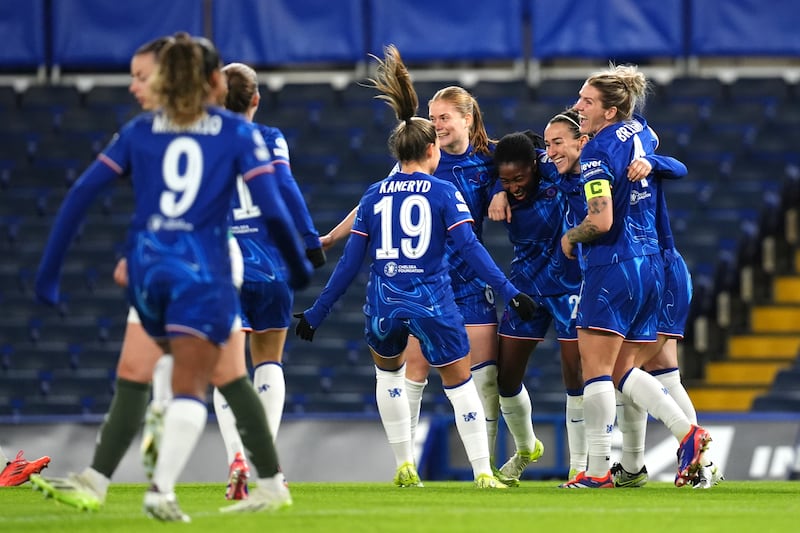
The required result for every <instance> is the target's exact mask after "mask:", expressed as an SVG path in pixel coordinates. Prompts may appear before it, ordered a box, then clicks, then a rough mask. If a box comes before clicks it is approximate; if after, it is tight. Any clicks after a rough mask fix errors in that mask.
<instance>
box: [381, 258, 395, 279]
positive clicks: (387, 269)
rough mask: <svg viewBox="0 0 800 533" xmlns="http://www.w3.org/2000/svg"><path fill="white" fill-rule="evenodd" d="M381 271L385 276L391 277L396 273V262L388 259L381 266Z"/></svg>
mask: <svg viewBox="0 0 800 533" xmlns="http://www.w3.org/2000/svg"><path fill="white" fill-rule="evenodd" d="M383 273H384V275H386V277H389V278H391V277H393V276H396V275H397V263H395V262H394V261H389V262H388V263H386V264H385V265H384V266H383Z"/></svg>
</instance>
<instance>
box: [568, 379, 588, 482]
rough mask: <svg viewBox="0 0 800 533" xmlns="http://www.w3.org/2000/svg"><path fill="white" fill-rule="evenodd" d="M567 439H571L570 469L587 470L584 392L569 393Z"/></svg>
mask: <svg viewBox="0 0 800 533" xmlns="http://www.w3.org/2000/svg"><path fill="white" fill-rule="evenodd" d="M566 414H567V440H568V441H569V442H568V444H569V469H570V470H575V471H576V472H583V471H584V470H586V455H587V454H588V449H587V445H586V424H585V423H584V420H583V393H581V394H579V395H575V394H567V409H566Z"/></svg>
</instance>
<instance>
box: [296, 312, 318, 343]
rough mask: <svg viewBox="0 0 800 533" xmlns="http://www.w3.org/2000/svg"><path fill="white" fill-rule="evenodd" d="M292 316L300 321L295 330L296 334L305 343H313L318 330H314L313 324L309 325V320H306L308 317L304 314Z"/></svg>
mask: <svg viewBox="0 0 800 533" xmlns="http://www.w3.org/2000/svg"><path fill="white" fill-rule="evenodd" d="M292 316H294V317H295V318H299V319H300V322H298V323H297V327H295V328H294V334H295V335H297V336H298V337H300V338H301V339H303V340H304V341H308V342H311V341H313V340H314V333H316V332H317V330H315V329H314V328H312V327H311V324H309V323H308V320H306V315H305V314H304V313H295V314H294V315H292Z"/></svg>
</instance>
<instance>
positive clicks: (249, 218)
mask: <svg viewBox="0 0 800 533" xmlns="http://www.w3.org/2000/svg"><path fill="white" fill-rule="evenodd" d="M255 126H256V128H258V130H259V132H260V133H261V135H262V137H263V138H264V141H265V143H266V146H267V149H268V150H269V154H270V157H271V160H272V164H273V165H274V167H275V173H274V176H273V177H272V178H273V179H274V180H275V182H276V184H277V186H278V190H279V191H280V196H281V198H282V199H283V201H284V203H285V204H286V206H287V208H288V210H289V213H290V214H291V216H292V219H293V221H294V225H295V228H296V229H297V233H299V234H300V235H301V236H302V237H303V240H304V241H305V243H306V247H307V248H318V247H319V246H320V244H319V234H318V233H317V230H316V229H315V227H314V224H313V222H312V221H311V214H310V213H309V212H308V207H307V206H306V203H305V199H304V198H303V195H302V193H301V192H300V189H299V188H298V186H297V182H296V181H295V179H294V176H293V175H292V171H291V166H290V162H289V146H288V145H287V143H286V139H285V138H284V136H283V133H281V131H280V130H279V129H278V128H273V127H270V126H265V125H263V124H256V125H255ZM263 208H264V207H263V206H260V205H256V204H255V203H254V202H253V199H252V196H251V194H250V190H249V188H248V187H247V185H246V184H245V183H244V180H242V179H241V178H240V179H239V181H238V182H237V187H236V194H235V195H234V197H233V205H232V209H231V232H232V233H233V235H234V237H236V240H237V241H238V242H239V247H240V248H241V249H242V255H243V258H244V279H245V281H264V282H271V281H276V280H277V281H285V280H286V266H285V263H284V261H283V258H282V256H281V254H280V252H279V250H278V249H277V247H276V246H275V243H274V242H273V239H272V238H271V237H270V235H269V233H268V232H267V229H266V227H265V225H264V220H263V217H262V209H263ZM267 208H269V207H267Z"/></svg>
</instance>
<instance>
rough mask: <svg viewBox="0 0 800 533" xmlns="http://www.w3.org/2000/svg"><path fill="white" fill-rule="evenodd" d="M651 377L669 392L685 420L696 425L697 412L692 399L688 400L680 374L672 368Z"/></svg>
mask: <svg viewBox="0 0 800 533" xmlns="http://www.w3.org/2000/svg"><path fill="white" fill-rule="evenodd" d="M653 376H654V377H655V378H656V379H657V380H658V381H659V382H660V383H661V384H662V385H663V386H664V387H665V388H666V389H667V391H669V395H670V396H672V399H673V400H675V403H677V404H678V407H680V408H681V410H682V411H683V413H684V414H685V415H686V418H688V419H689V422H691V423H692V424H697V411H695V410H694V404H693V403H692V399H691V398H689V393H688V392H686V389H685V388H684V386H683V383H681V372H680V370H679V369H677V368H672V369H670V370H667V371H660V372H658V373H657V374H653Z"/></svg>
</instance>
